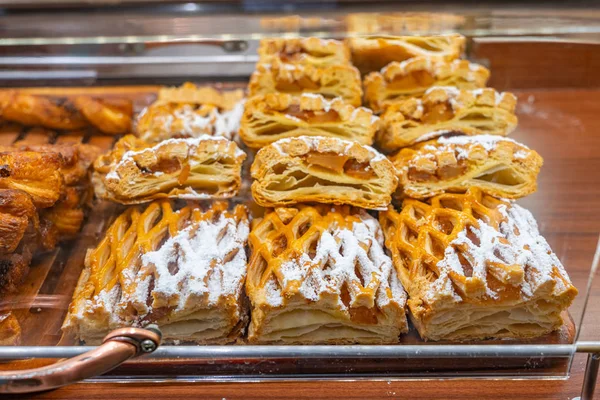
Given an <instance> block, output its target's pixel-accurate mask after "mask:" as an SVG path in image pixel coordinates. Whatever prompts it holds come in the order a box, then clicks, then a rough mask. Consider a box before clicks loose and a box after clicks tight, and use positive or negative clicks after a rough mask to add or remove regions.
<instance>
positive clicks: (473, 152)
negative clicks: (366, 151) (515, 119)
mask: <svg viewBox="0 0 600 400" xmlns="http://www.w3.org/2000/svg"><path fill="white" fill-rule="evenodd" d="M391 160H392V162H393V163H394V166H395V167H396V170H397V171H398V178H399V180H400V184H399V187H398V188H399V190H398V191H399V192H400V194H401V195H402V196H407V197H413V198H418V199H424V198H428V197H432V196H435V195H438V194H441V193H444V192H451V193H463V192H466V191H467V190H468V189H469V188H471V187H476V188H478V189H481V190H482V191H483V192H484V193H487V194H490V195H492V196H495V197H502V198H508V199H516V198H520V197H524V196H526V195H528V194H530V193H533V192H535V190H536V188H537V175H538V173H539V172H540V168H541V167H542V163H543V159H542V157H540V155H539V154H538V153H537V152H536V151H535V150H531V149H529V148H528V147H527V146H525V145H523V144H521V143H518V142H515V141H514V140H511V139H507V138H503V137H501V136H492V135H476V136H453V137H449V138H444V137H442V138H439V139H438V140H435V141H430V142H424V143H423V144H420V145H418V146H415V147H412V148H404V149H402V150H400V152H399V153H398V154H396V155H395V156H393V157H391Z"/></svg>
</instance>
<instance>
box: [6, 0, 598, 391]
mask: <svg viewBox="0 0 600 400" xmlns="http://www.w3.org/2000/svg"><path fill="white" fill-rule="evenodd" d="M329 6H331V8H330V9H325V10H323V9H320V10H317V11H314V12H313V11H312V10H310V9H302V10H300V11H298V15H296V14H295V12H296V11H297V10H294V14H293V15H282V14H264V13H262V11H261V10H258V9H256V8H250V9H246V10H244V9H240V8H237V9H232V10H224V9H221V8H218V7H217V8H215V9H211V10H208V11H211V12H214V14H211V15H204V16H203V15H196V14H193V13H192V14H184V13H181V10H178V9H176V10H170V11H169V12H168V13H161V14H152V13H150V14H139V13H137V12H135V11H131V10H127V11H126V12H123V13H119V14H112V13H111V14H110V18H111V26H113V27H114V29H110V31H107V30H106V18H108V17H107V15H108V14H106V15H104V14H102V13H98V14H94V15H86V18H85V20H84V19H82V18H81V15H82V14H81V12H80V11H78V12H72V13H66V14H65V15H64V19H62V17H61V19H60V23H59V19H57V18H50V16H52V13H48V14H40V15H24V14H18V13H17V14H12V13H8V14H6V15H3V16H1V17H0V26H2V27H3V30H4V31H3V32H2V34H3V35H2V39H0V53H1V54H2V55H3V57H2V58H0V80H1V81H2V83H3V85H2V86H14V87H17V86H18V87H24V86H25V87H31V88H29V89H23V90H25V91H26V92H28V93H36V94H41V95H53V96H56V95H60V96H75V95H77V94H94V95H101V96H102V97H103V98H106V99H129V100H131V101H132V102H133V109H134V113H135V114H138V113H140V112H141V111H142V110H143V109H144V107H146V106H148V105H149V104H151V103H152V102H153V101H154V100H155V99H156V97H157V92H158V90H159V89H160V87H162V85H174V84H181V83H182V82H184V81H186V80H193V81H195V82H198V83H204V84H217V86H219V87H220V88H223V89H235V88H244V87H245V86H246V85H247V80H248V76H249V75H250V74H251V73H252V71H253V70H254V68H255V65H254V64H255V62H256V61H257V60H258V56H257V55H256V51H257V47H258V40H259V39H260V38H262V37H264V36H281V35H288V36H290V37H291V36H297V35H302V36H318V37H335V38H343V37H345V36H349V35H350V36H360V35H368V34H374V33H393V34H398V35H401V34H407V33H410V34H424V33H440V32H461V33H463V34H465V35H467V36H469V37H470V42H469V46H468V48H467V54H466V55H467V57H468V58H469V59H471V60H474V61H477V62H479V63H481V64H483V65H486V66H488V67H489V68H490V69H491V70H492V80H491V81H490V86H493V87H495V88H497V89H498V90H510V91H511V92H513V93H515V94H516V96H517V98H518V106H517V109H516V114H517V117H518V118H519V126H518V128H517V130H516V131H515V132H514V134H513V135H512V138H514V139H515V140H517V141H519V142H522V143H524V144H526V145H528V146H529V147H530V148H533V149H535V150H536V151H538V152H539V153H540V154H541V155H542V156H543V157H544V159H545V162H544V166H543V168H542V173H541V174H540V176H539V180H538V191H537V193H535V194H533V195H531V196H528V197H526V198H524V199H520V200H518V204H520V205H522V206H523V207H525V208H527V209H529V210H530V211H531V212H532V213H533V214H534V216H535V217H536V219H537V222H538V225H539V229H540V232H541V234H542V235H543V236H544V237H545V238H546V239H547V240H548V242H549V244H550V246H551V247H552V249H553V250H554V251H555V253H556V254H557V256H558V257H559V258H560V259H561V260H562V262H563V264H564V265H565V267H566V269H567V271H568V273H569V275H570V277H571V279H572V281H573V283H574V285H575V286H576V287H577V288H578V289H579V296H578V297H577V298H576V300H575V302H574V304H573V305H572V307H571V308H570V309H569V312H570V317H569V318H567V319H566V323H565V325H564V326H563V327H562V328H561V329H560V330H559V331H557V332H555V333H553V334H551V335H548V336H545V337H543V338H536V339H529V340H520V341H511V340H495V341H494V340H488V341H479V342H466V343H460V342H431V341H430V342H426V341H423V340H422V339H421V338H420V337H419V335H418V333H417V332H416V330H415V328H414V327H412V328H411V331H410V332H409V333H408V334H407V335H403V336H402V339H401V343H400V344H399V345H397V346H364V347H362V346H268V347H260V346H245V345H244V346H242V345H229V346H196V345H173V344H165V345H164V346H162V347H161V348H160V349H159V350H158V351H157V352H156V353H155V354H153V355H152V356H151V357H147V358H144V359H141V360H138V361H135V362H131V363H128V364H127V365H125V366H123V367H121V368H119V369H117V370H115V371H113V372H111V373H110V374H109V375H107V376H106V377H105V378H103V379H115V380H129V379H135V378H145V379H157V380H159V379H179V378H181V379H198V380H203V379H217V380H219V379H223V380H225V379H229V378H232V377H235V378H236V379H277V378H281V377H293V378H335V377H369V378H385V379H388V378H396V377H398V378H401V377H419V378H434V377H460V376H465V377H466V376H470V377H519V378H525V377H537V378H549V377H565V376H567V373H568V367H569V363H570V362H571V357H572V354H573V352H574V351H575V347H574V346H573V345H572V343H573V341H574V339H575V334H576V327H579V329H578V331H577V334H578V335H579V339H580V340H599V339H600V337H598V332H600V330H599V329H597V328H598V326H599V322H600V321H599V320H598V318H599V317H598V316H599V315H600V312H598V311H600V310H599V309H598V302H597V301H594V296H596V297H597V293H599V292H600V291H599V290H598V289H599V287H598V285H599V283H598V279H596V280H595V281H592V280H591V277H593V275H594V273H596V272H592V273H591V274H590V271H591V265H593V256H594V253H595V252H596V251H597V248H598V235H599V232H600V227H599V223H598V218H596V212H597V208H598V207H597V206H598V200H596V199H597V198H598V197H599V196H596V193H595V192H594V188H597V187H600V182H599V181H598V179H599V178H598V174H594V171H595V167H596V165H595V158H594V157H595V153H594V150H593V149H596V148H597V147H598V146H597V145H598V143H597V138H596V135H594V132H596V131H597V130H598V122H597V119H596V115H597V113H598V111H599V107H600V101H599V100H598V99H599V97H598V90H597V89H595V88H597V87H598V83H599V82H598V81H597V77H595V78H594V76H593V75H594V74H593V71H595V69H594V65H596V64H594V63H595V62H597V61H596V60H595V58H594V57H595V56H594V55H595V54H598V52H597V50H596V49H594V48H593V46H594V43H595V42H597V41H598V38H599V37H598V32H600V25H599V24H598V22H597V20H594V19H593V18H592V16H591V15H589V14H588V13H587V12H580V11H577V10H575V11H571V10H561V11H553V10H545V11H544V10H535V15H536V18H532V15H531V14H532V13H533V11H529V12H523V11H506V10H500V11H499V10H482V11H477V12H465V11H464V10H457V11H456V12H454V13H444V14H440V13H438V14H430V15H429V16H427V18H425V17H424V16H422V15H415V14H404V15H395V14H394V15H392V14H389V13H390V12H391V11H394V10H396V9H395V8H394V6H392V5H385V4H384V5H381V6H380V8H379V9H378V11H379V12H380V13H381V14H384V15H386V16H387V17H389V18H385V19H378V18H379V17H378V16H377V15H365V14H360V15H359V14H356V15H352V13H354V12H356V13H358V12H361V11H370V10H365V8H366V7H365V6H364V5H362V6H361V5H351V6H350V5H344V6H343V7H341V9H335V8H334V7H333V5H331V4H329ZM196 11H199V10H196ZM202 11H206V10H205V9H202ZM225 11H227V13H226V12H225ZM242 11H243V12H244V13H243V14H241V12H242ZM373 20H375V21H378V24H380V25H381V28H377V29H376V28H374V23H373ZM357 21H358V22H357ZM32 24H33V25H32ZM26 26H27V28H25V27H26ZM30 26H36V27H38V29H37V31H32V30H31V29H30V28H29V27H30ZM378 29H380V30H378ZM522 35H553V36H544V37H535V38H532V37H524V36H522ZM513 36H519V37H513ZM557 36H560V37H559V38H557ZM184 43H185V45H183V44H184ZM545 57H546V58H547V59H548V62H547V65H544V66H543V67H541V66H540V62H539V60H540V59H546V58H545ZM586 60H591V61H586ZM549 70H550V71H557V72H556V74H555V75H553V74H551V73H548V71H549ZM561 73H562V75H561ZM565 76H566V77H565ZM4 84H5V85H4ZM46 85H48V86H56V87H54V88H44V87H43V86H46ZM581 88H585V89H584V90H581ZM549 89H551V90H549ZM97 133H98V132H96V131H95V130H94V129H87V130H83V131H78V132H71V133H69V134H68V135H65V134H64V132H62V133H60V134H57V133H56V132H54V131H48V130H39V129H36V128H30V127H27V128H25V127H22V126H15V125H12V124H11V125H3V126H2V132H1V133H0V145H10V144H11V143H14V142H15V141H20V140H28V141H36V142H38V143H46V142H57V141H58V142H60V141H62V140H65V138H68V139H75V140H78V141H81V142H83V143H91V144H94V145H96V146H99V147H100V148H102V149H103V150H105V151H106V150H109V149H110V148H111V147H112V146H113V145H114V142H115V141H116V137H114V136H106V135H99V134H97ZM249 153H250V151H249ZM245 173H246V174H247V173H248V171H246V172H245ZM234 201H236V202H238V201H239V202H246V203H250V202H251V200H250V198H249V195H248V193H246V194H245V195H244V196H241V197H239V198H236V199H234ZM253 208H256V207H255V206H253ZM123 209H124V208H123V207H121V206H117V205H115V204H112V203H108V202H99V203H97V204H95V205H94V206H93V209H92V210H91V212H90V213H89V216H88V217H87V220H86V222H85V224H84V226H83V229H82V230H81V232H80V233H79V234H78V235H77V237H76V238H75V239H73V240H71V241H68V242H66V243H64V244H61V245H59V246H58V247H56V248H54V249H52V250H51V251H48V252H45V253H40V254H38V255H36V257H35V258H34V259H33V261H32V264H31V268H30V272H29V274H28V275H27V276H26V278H25V281H24V283H22V284H21V285H20V286H19V290H18V291H17V292H16V293H15V294H11V295H8V296H5V297H4V298H3V299H2V301H1V302H0V304H1V305H2V307H1V310H2V311H10V312H11V314H10V315H12V317H7V318H5V320H3V322H4V324H5V329H4V332H6V333H7V334H8V335H9V336H10V333H11V329H10V328H11V325H10V323H11V322H14V321H15V320H16V321H17V322H18V324H19V325H20V330H21V340H20V345H21V346H24V347H22V348H18V349H17V348H16V347H11V349H13V350H14V349H17V350H19V351H21V353H20V355H21V356H22V358H27V357H33V358H34V359H33V360H21V361H11V362H9V363H8V364H7V366H8V367H9V368H15V369H16V368H27V367H28V366H31V365H34V364H35V365H39V364H40V360H39V359H40V358H41V359H44V361H43V362H53V361H47V360H45V359H47V358H52V357H65V356H69V355H71V356H72V355H74V354H76V353H80V352H82V351H84V350H85V347H81V346H76V343H73V342H72V341H71V342H70V341H68V340H66V339H65V338H62V337H61V336H62V335H61V331H60V326H61V324H62V322H63V319H64V316H65V314H66V311H67V308H68V306H69V303H70V301H71V296H72V293H73V290H74V288H75V286H76V284H77V281H78V279H79V275H80V272H81V270H82V266H83V265H84V260H85V256H86V252H87V250H88V249H89V248H94V247H95V246H96V245H97V244H98V243H99V240H100V239H101V238H102V236H103V233H104V231H105V230H106V229H107V227H108V226H109V225H110V224H111V223H112V221H114V219H115V218H116V216H117V215H118V214H119V213H120V212H122V211H123ZM594 265H597V260H596V264H594ZM596 275H597V273H596ZM588 282H589V284H588ZM588 298H589V299H590V300H589V303H588V308H587V311H586V313H585V314H584V305H585V303H586V300H588ZM12 328H14V326H12ZM9 339H10V337H8V339H7V340H9ZM3 343H10V342H9V341H6V342H3ZM57 345H63V346H66V347H64V348H63V347H56V346H57ZM42 346H49V347H42ZM3 350H6V347H5V348H4V349H3V348H0V358H3V359H8V358H15V353H14V352H12V353H10V352H3ZM18 358H21V357H18ZM165 367H168V368H165ZM164 371H168V372H167V373H165V372H164Z"/></svg>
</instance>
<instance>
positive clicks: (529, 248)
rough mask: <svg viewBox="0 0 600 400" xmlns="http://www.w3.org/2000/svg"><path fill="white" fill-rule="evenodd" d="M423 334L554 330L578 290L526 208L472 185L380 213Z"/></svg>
mask: <svg viewBox="0 0 600 400" xmlns="http://www.w3.org/2000/svg"><path fill="white" fill-rule="evenodd" d="M379 219H380V222H381V225H382V227H383V231H384V233H385V238H386V241H385V244H386V247H387V248H388V250H389V251H390V252H391V254H392V258H393V261H394V265H395V267H396V270H397V271H398V275H399V276H400V279H401V281H402V284H403V285H404V287H405V288H406V289H407V291H408V294H409V300H408V306H409V309H410V311H411V317H412V320H413V322H414V324H415V326H416V327H417V329H418V330H419V333H420V334H421V337H423V338H424V339H431V340H443V339H447V340H467V339H484V338H506V337H536V336H541V335H544V334H547V333H549V332H552V331H554V330H556V329H558V328H559V327H560V326H561V325H562V324H563V319H562V316H561V313H562V312H563V311H564V310H566V309H567V307H568V306H569V305H570V304H571V302H572V301H573V298H574V297H575V295H576V294H577V289H575V287H574V286H573V285H572V284H571V281H570V280H569V277H568V275H567V273H566V271H565V269H564V268H563V266H562V264H561V263H560V261H559V260H558V258H557V257H556V255H555V254H554V253H553V252H552V250H551V249H550V247H549V245H548V243H547V242H546V240H545V239H544V238H543V237H542V236H541V235H540V233H539V231H538V228H537V224H536V221H535V219H534V218H533V216H532V215H531V213H530V212H529V211H527V210H525V209H524V208H522V207H520V206H518V205H516V204H514V203H509V202H507V201H503V200H498V199H496V198H494V197H492V196H489V195H486V194H483V193H482V192H481V191H480V190H479V189H476V188H471V189H470V190H469V191H468V192H467V193H466V194H442V195H439V196H436V197H433V198H432V199H431V200H430V201H429V202H427V203H425V202H421V201H419V200H415V199H406V200H404V202H403V204H402V211H401V212H397V211H395V210H394V209H392V208H391V207H390V209H389V210H388V211H386V212H383V213H380V217H379Z"/></svg>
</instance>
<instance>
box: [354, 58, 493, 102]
mask: <svg viewBox="0 0 600 400" xmlns="http://www.w3.org/2000/svg"><path fill="white" fill-rule="evenodd" d="M489 76H490V71H489V70H488V69H487V68H484V67H482V66H481V65H479V64H474V63H470V62H468V61H467V60H454V61H446V60H439V61H432V60H431V59H430V58H427V57H415V58H410V59H408V60H406V61H402V62H396V61H394V62H392V63H390V64H388V65H387V66H385V67H383V68H382V69H381V71H380V72H371V73H370V74H368V75H367V76H366V77H365V79H364V82H363V83H364V90H365V102H366V103H367V105H368V106H369V107H370V108H372V109H373V111H375V112H381V111H383V110H384V109H385V108H386V107H388V106H389V105H391V104H395V103H398V102H401V101H403V100H405V99H406V98H408V97H419V96H422V95H423V94H424V93H425V91H426V90H427V89H429V88H430V87H432V86H454V87H456V88H458V89H478V88H482V87H485V84H486V83H487V80H488V78H489Z"/></svg>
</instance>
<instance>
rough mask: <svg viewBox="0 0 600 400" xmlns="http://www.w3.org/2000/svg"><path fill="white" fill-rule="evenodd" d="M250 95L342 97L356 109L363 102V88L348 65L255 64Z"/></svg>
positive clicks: (358, 75) (353, 69)
mask: <svg viewBox="0 0 600 400" xmlns="http://www.w3.org/2000/svg"><path fill="white" fill-rule="evenodd" d="M248 92H249V96H250V97H252V96H257V95H261V94H267V93H274V92H279V93H289V94H291V95H295V96H297V95H300V94H302V93H316V94H321V95H323V96H324V97H325V98H327V99H333V98H335V97H341V98H342V99H344V100H345V101H346V102H347V103H349V104H350V105H352V106H354V107H358V106H360V105H361V103H362V86H361V81H360V74H359V73H358V70H357V69H356V68H354V67H353V66H351V65H341V64H338V65H330V66H328V67H327V68H317V67H314V66H312V65H301V64H283V63H281V62H279V61H278V60H274V62H273V63H271V64H257V65H256V70H255V71H254V73H253V74H252V76H251V77H250V83H249V84H248Z"/></svg>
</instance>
